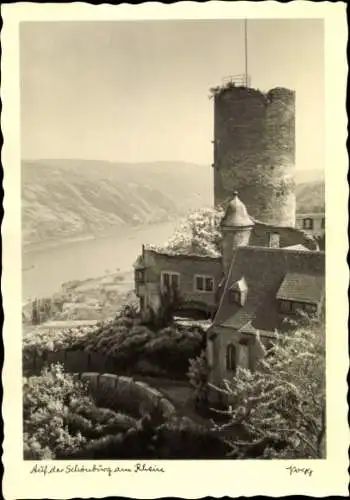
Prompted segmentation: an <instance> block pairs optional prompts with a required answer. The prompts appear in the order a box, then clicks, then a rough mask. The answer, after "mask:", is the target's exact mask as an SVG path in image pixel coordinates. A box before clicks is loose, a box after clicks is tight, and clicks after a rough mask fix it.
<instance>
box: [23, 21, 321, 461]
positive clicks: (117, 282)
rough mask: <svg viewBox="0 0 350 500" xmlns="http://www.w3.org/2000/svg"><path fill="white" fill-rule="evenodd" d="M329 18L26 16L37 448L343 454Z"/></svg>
mask: <svg viewBox="0 0 350 500" xmlns="http://www.w3.org/2000/svg"><path fill="white" fill-rule="evenodd" d="M323 29H324V28H323V21H322V20H303V19H298V20H288V19H285V20H283V19H282V20H249V21H248V20H245V19H236V20H218V21H210V20H209V21H149V22H148V21H144V22H142V23H137V22H88V23H86V22H68V23H65V22H49V23H45V22H40V23H35V22H27V23H23V24H22V25H21V27H20V74H21V84H20V92H21V147H22V150H21V160H22V166H21V176H22V236H23V240H22V242H23V243H22V245H23V246H22V252H23V256H22V259H23V313H22V314H23V375H24V379H23V426H24V428H23V429H24V450H23V453H24V458H25V459H30V460H33V459H34V460H38V459H50V460H51V459H74V458H79V459H126V458H129V459H149V458H157V459H179V458H180V459H214V458H217V459H244V458H250V459H252V458H254V459H271V458H283V459H285V458H292V459H296V458H303V459H304V458H324V457H325V456H326V450H325V446H324V443H325V437H326V420H325V348H324V339H325V337H324V333H325V329H324V319H325V308H324V304H325V227H326V224H325V201H324V148H323V127H324V78H323V75H324V54H323V40H324V39H323V36H324V34H323ZM301 51H302V52H303V57H302V58H301V57H300V53H301ZM312 81H315V82H317V84H316V85H313V84H312Z"/></svg>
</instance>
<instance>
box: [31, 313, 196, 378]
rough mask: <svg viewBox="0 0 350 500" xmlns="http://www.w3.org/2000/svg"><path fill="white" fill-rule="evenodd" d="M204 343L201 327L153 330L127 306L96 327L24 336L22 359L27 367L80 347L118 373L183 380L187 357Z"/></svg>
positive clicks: (187, 366)
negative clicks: (105, 361) (36, 361)
mask: <svg viewBox="0 0 350 500" xmlns="http://www.w3.org/2000/svg"><path fill="white" fill-rule="evenodd" d="M204 345H205V336H204V330H203V329H202V328H201V327H200V326H198V325H196V326H190V325H186V326H185V325H176V324H174V325H172V326H170V327H167V328H162V329H160V330H158V331H153V330H151V329H150V328H148V327H147V326H146V325H142V324H141V323H140V320H139V319H138V318H137V313H136V311H135V310H134V308H133V307H131V306H130V305H128V306H126V307H125V308H124V310H123V311H122V312H121V314H120V316H118V317H117V318H115V319H114V320H111V321H106V322H104V323H100V324H99V325H98V326H90V327H80V328H70V329H63V330H60V331H54V332H45V331H34V332H31V333H30V334H27V335H25V336H24V338H23V362H24V367H25V368H26V367H27V368H28V369H29V370H30V367H31V366H32V364H33V363H32V360H33V359H34V357H35V356H38V357H42V356H43V355H45V354H46V353H49V352H53V351H61V352H62V351H72V350H82V351H85V352H86V353H89V354H91V355H92V356H93V355H94V353H96V354H98V355H102V356H104V357H105V358H107V359H108V360H109V361H110V362H111V364H110V366H112V367H114V368H113V370H115V371H117V372H123V373H130V372H132V373H140V374H145V375H155V376H170V377H172V378H181V379H184V378H186V373H187V371H188V368H189V360H190V359H191V358H195V357H196V356H199V355H200V353H201V350H202V349H203V348H204ZM109 369H110V368H109Z"/></svg>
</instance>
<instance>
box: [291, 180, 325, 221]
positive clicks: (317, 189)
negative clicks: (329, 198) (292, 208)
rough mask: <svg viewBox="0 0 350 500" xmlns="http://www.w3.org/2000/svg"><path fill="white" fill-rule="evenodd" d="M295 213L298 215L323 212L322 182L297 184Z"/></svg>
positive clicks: (323, 194)
mask: <svg viewBox="0 0 350 500" xmlns="http://www.w3.org/2000/svg"><path fill="white" fill-rule="evenodd" d="M296 197H297V211H298V212H299V213H307V212H311V213H313V212H324V211H325V189H324V181H313V182H308V183H302V184H297V187H296Z"/></svg>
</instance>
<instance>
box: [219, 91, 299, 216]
mask: <svg viewBox="0 0 350 500" xmlns="http://www.w3.org/2000/svg"><path fill="white" fill-rule="evenodd" d="M213 94H214V141H213V142H214V163H213V167H214V200H215V205H225V204H226V203H227V202H228V201H229V200H230V197H231V196H232V192H233V191H238V192H239V196H240V199H241V200H242V202H243V203H244V204H245V205H246V207H247V210H248V213H249V215H251V216H252V217H253V218H254V219H258V220H260V221H262V222H265V223H268V224H273V225H278V226H295V185H294V168H295V92H294V91H292V90H289V89H285V88H274V89H272V90H270V91H269V92H267V93H263V92H261V91H259V90H256V89H253V88H249V87H245V86H235V85H234V84H232V83H231V84H229V85H226V86H224V87H221V88H220V87H217V88H216V89H213Z"/></svg>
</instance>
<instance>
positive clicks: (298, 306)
mask: <svg viewBox="0 0 350 500" xmlns="http://www.w3.org/2000/svg"><path fill="white" fill-rule="evenodd" d="M300 310H304V311H306V312H308V313H315V312H316V311H317V305H316V304H308V303H303V302H294V301H291V300H281V301H280V311H281V312H282V313H284V314H295V313H296V312H298V311H300Z"/></svg>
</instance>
